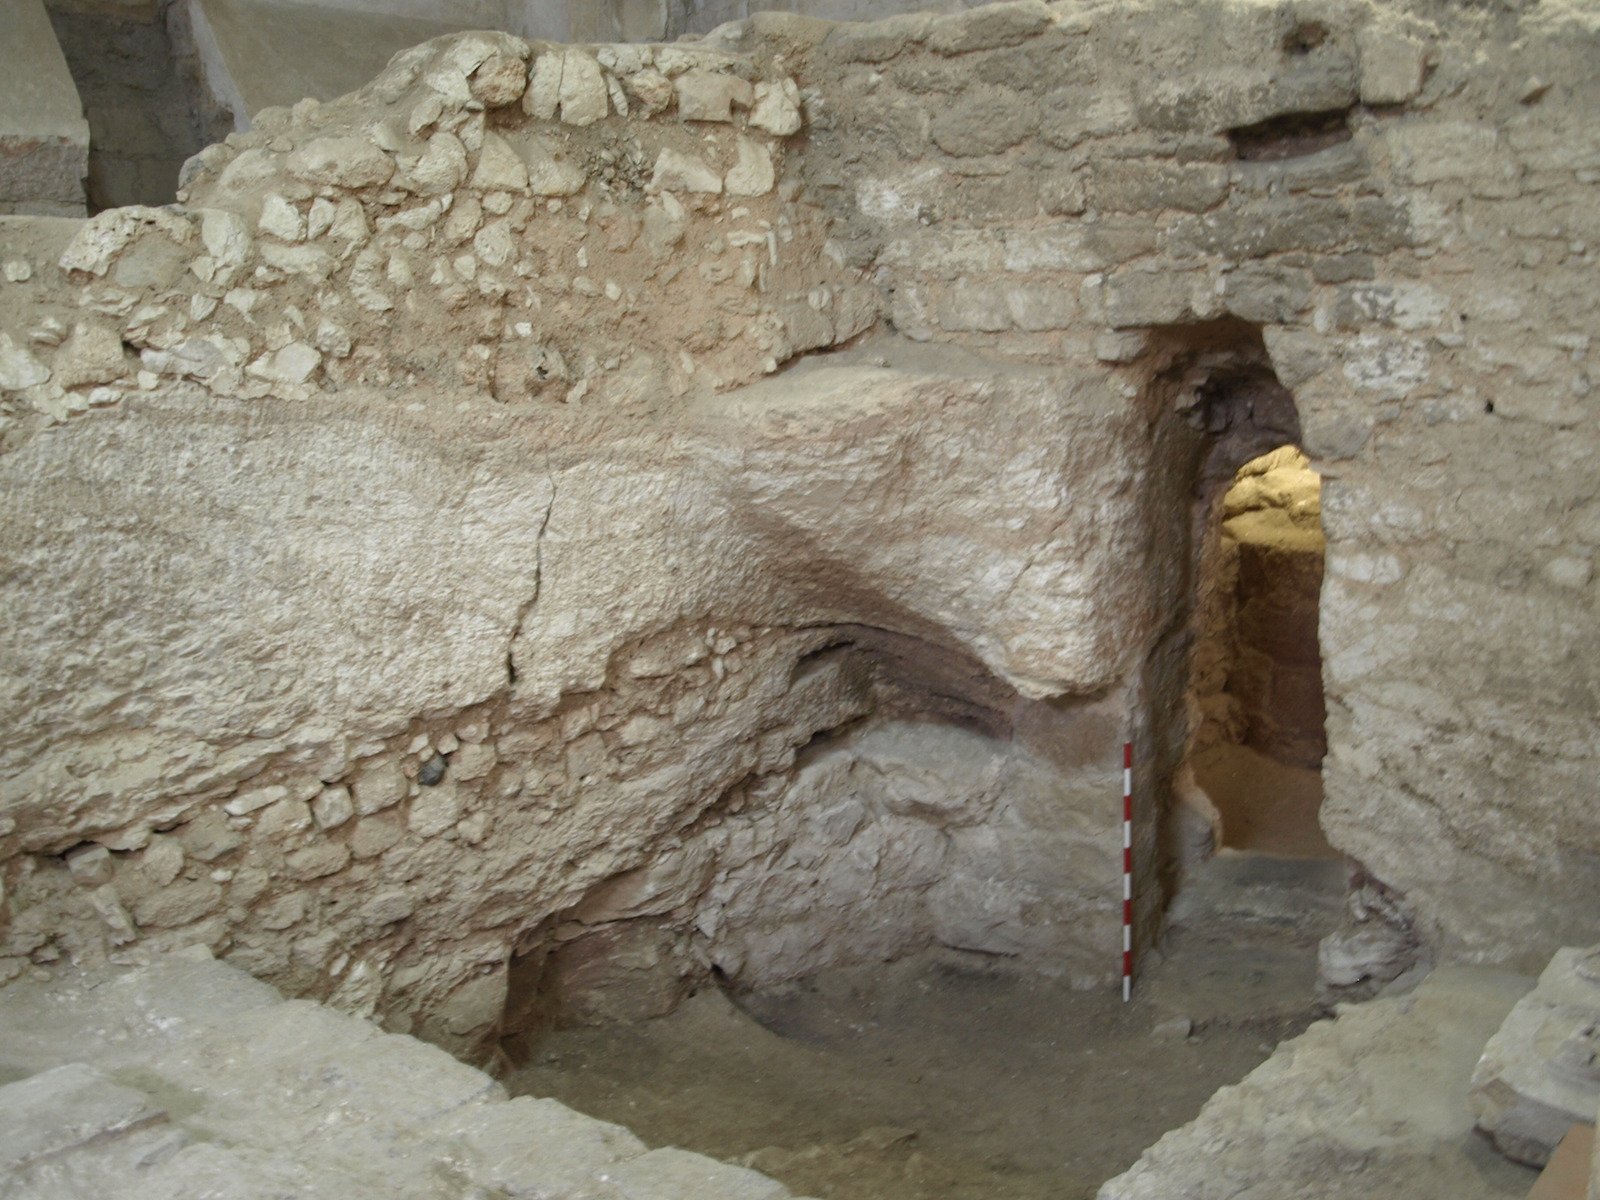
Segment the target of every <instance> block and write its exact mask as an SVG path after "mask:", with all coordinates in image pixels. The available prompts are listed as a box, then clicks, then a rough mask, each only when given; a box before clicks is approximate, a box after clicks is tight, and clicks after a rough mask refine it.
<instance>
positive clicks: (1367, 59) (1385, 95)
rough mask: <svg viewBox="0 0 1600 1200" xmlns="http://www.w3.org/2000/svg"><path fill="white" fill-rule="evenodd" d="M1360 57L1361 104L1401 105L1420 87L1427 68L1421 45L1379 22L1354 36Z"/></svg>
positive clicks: (1424, 51)
mask: <svg viewBox="0 0 1600 1200" xmlns="http://www.w3.org/2000/svg"><path fill="white" fill-rule="evenodd" d="M1356 46H1357V48H1358V51H1359V53H1360V56H1361V81H1360V88H1361V103H1363V104H1404V103H1405V102H1406V101H1407V100H1410V99H1412V98H1413V97H1414V96H1416V94H1417V93H1418V92H1420V91H1421V90H1422V80H1423V76H1424V75H1425V74H1426V72H1427V69H1428V52H1427V48H1426V47H1425V46H1423V44H1422V43H1421V42H1419V41H1417V40H1416V39H1415V38H1413V37H1411V36H1410V35H1409V34H1406V33H1404V32H1402V31H1401V30H1398V29H1394V28H1391V27H1388V26H1386V25H1385V24H1383V23H1382V22H1381V21H1375V22H1374V23H1373V24H1370V25H1366V26H1363V27H1362V29H1361V32H1360V33H1359V34H1357V35H1356Z"/></svg>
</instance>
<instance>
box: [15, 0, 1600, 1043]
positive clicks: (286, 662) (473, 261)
mask: <svg viewBox="0 0 1600 1200" xmlns="http://www.w3.org/2000/svg"><path fill="white" fill-rule="evenodd" d="M1597 41H1600V23H1597V22H1596V20H1595V18H1594V14H1593V13H1592V12H1588V11H1585V10H1581V9H1577V8H1566V7H1561V6H1546V7H1543V8H1540V9H1538V10H1533V11H1530V12H1527V13H1517V12H1514V11H1501V12H1497V13H1495V14H1486V13H1480V12H1459V13H1458V12H1450V13H1445V12H1440V13H1436V14H1433V15H1431V16H1430V15H1427V14H1426V13H1424V12H1421V11H1418V12H1414V13H1413V12H1409V11H1404V10H1398V9H1393V8H1387V7H1386V8H1384V9H1382V10H1374V9H1369V8H1367V7H1366V6H1364V5H1359V4H1342V3H1329V4H1318V5H1316V6H1314V7H1311V6H1304V5H1302V6H1296V7H1289V6H1257V5H1250V6H1245V5H1237V4H1233V3H1228V2H1224V0H1217V2H1215V3H1207V4H1203V5H1197V6H1185V7H1173V6H1169V5H1165V4H1159V3H1150V4H1132V5H1123V6H1117V7H1116V8H1095V7H1084V6H1079V5H1075V4H1059V5H1053V6H1051V5H1044V4H1040V3H1027V2H1024V3H1016V4H1007V5H998V6H994V7H990V8H986V9H981V10H975V11H974V12H972V13H967V14H959V15H955V16H947V17H933V16H922V17H910V18H895V19H893V20H891V21H888V22H883V23H879V24H874V25H859V26H831V25H828V24H826V23H820V22H815V21H810V20H806V19H802V18H797V17H794V16H764V17H757V18H753V19H752V20H751V21H750V22H748V23H747V24H744V25H739V26H733V27H730V28H728V29H725V30H723V31H722V32H721V33H720V34H719V35H718V36H717V37H716V38H715V39H711V40H708V41H705V42H701V43H686V44H680V45H677V46H672V47H639V46H622V45H613V46H599V47H589V48H562V47H558V46H552V45H549V44H544V43H534V44H530V43H527V42H524V41H522V40H521V39H518V38H514V37H510V36H507V35H469V36H466V37H461V38H453V39H445V40H440V41H436V42H432V43H429V44H427V45H425V46H423V47H420V48H418V49H417V50H415V51H410V52H406V53H404V54H402V55H400V56H399V57H397V58H396V59H395V60H394V62H392V63H391V64H390V66H389V67H388V68H387V69H386V70H385V71H384V72H383V74H382V75H381V76H379V77H378V78H377V79H376V80H375V81H373V83H371V84H370V85H369V86H368V87H366V88H364V89H362V90H361V91H360V92H359V93H357V94H355V95H353V96H351V97H348V98H346V99H342V100H339V101H336V102H332V103H328V104H317V103H315V102H305V103H302V104H299V105H296V106H295V107H294V109H293V110H284V109H279V110H269V111H267V112H265V113H262V114H260V115H259V116H258V118H257V120H256V123H255V126H254V128H253V129H252V130H251V131H250V132H249V133H247V134H235V135H233V136H231V137H230V138H229V139H228V141H227V143H226V144H225V145H222V146H219V147H214V148H212V149H210V150H207V151H206V152H205V153H204V154H202V155H201V156H199V157H198V158H197V159H196V160H194V161H193V162H192V163H191V164H190V166H189V167H188V168H187V170H186V177H185V184H186V190H185V193H184V195H183V198H182V200H183V202H182V203H181V204H180V205H179V206H177V207H175V208H172V209H121V210H115V211H112V212H108V213H106V214H103V215H102V216H100V217H98V218H96V219H95V220H93V221H91V222H89V223H87V224H83V223H71V222H60V223H50V222H36V221H8V222H4V223H0V259H3V260H4V261H5V262H6V263H7V271H8V278H15V280H16V281H17V283H18V286H15V287H8V288H7V289H5V290H4V291H0V331H3V340H0V392H3V396H0V403H3V406H4V409H3V412H4V420H5V425H4V431H3V434H0V438H3V441H0V447H3V455H0V474H3V475H4V477H5V481H6V482H5V494H6V495H7V497H8V499H9V503H10V506H11V513H12V516H11V519H10V520H8V521H7V523H6V525H5V527H4V532H3V533H0V545H3V547H4V550H5V554H6V557H7V559H8V561H10V562H13V563H16V564H19V567H20V569H18V570H16V571H13V572H12V573H11V574H9V575H8V576H6V577H5V579H4V581H3V587H4V589H5V596H4V603H5V605H6V607H7V611H9V612H11V613H13V614H14V615H15V620H16V622H17V624H18V626H19V627H21V628H24V629H27V630H29V631H30V636H29V637H28V638H26V639H14V640H13V641H12V643H11V644H9V645H8V646H7V647H6V648H5V653H6V655H7V659H6V662H5V664H4V666H5V669H4V672H3V674H4V677H5V679H6V680H7V690H6V692H5V693H4V696H3V699H0V707H3V710H4V711H5V712H6V713H7V714H8V717H7V719H8V723H9V725H10V727H11V728H13V729H14V730H16V731H18V732H17V734H16V735H15V736H14V737H13V738H11V739H9V740H8V742H7V744H6V745H5V747H4V748H3V749H0V762H3V764H4V766H3V772H0V774H3V777H4V779H5V783H4V785H3V786H4V791H3V793H0V803H3V812H4V818H3V820H4V824H3V826H0V861H4V863H5V864H6V865H5V868H4V876H3V878H4V881H5V887H6V896H7V899H6V908H5V920H6V934H5V936H6V943H5V955H4V957H3V958H0V964H3V965H4V971H5V973H8V974H15V973H17V972H20V971H21V970H23V969H24V968H25V967H26V965H27V963H28V962H30V961H48V960H50V959H51V958H53V957H55V956H59V955H62V954H69V955H72V956H74V957H93V956H94V955H96V954H105V953H110V954H114V955H116V956H119V957H127V956H135V955H138V954H140V953H142V952H143V950H144V949H145V948H148V947H151V946H157V945H160V944H162V943H168V942H184V941H193V940H201V941H204V942H206V943H207V944H209V945H212V946H213V947H215V948H216V949H218V950H219V951H221V952H224V953H226V954H227V955H228V956H229V957H230V958H232V959H233V960H234V961H236V962H238V963H240V964H241V965H244V966H246V967H248V968H249V969H250V970H252V971H253V972H256V973H258V974H260V975H262V976H264V977H266V978H269V979H271V980H272V981H273V982H275V983H277V984H279V985H280V986H282V987H284V988H286V989H287V990H289V991H292V992H294V993H296V994H308V995H317V996H322V997H328V998H331V999H332V1000H333V1001H334V1002H335V1003H337V1004H338V1005H340V1006H341V1007H344V1008H347V1009H350V1010H354V1011H359V1012H365V1013H377V1014H379V1015H380V1016H381V1017H382V1018H383V1020H384V1021H385V1022H386V1024H388V1025H389V1026H390V1027H391V1028H395V1029H415V1030H417V1031H419V1032H422V1033H424V1034H426V1035H427V1036H429V1037H431V1038H434V1039H436V1040H439V1041H441V1042H443V1043H445V1044H447V1045H451V1046H455V1047H459V1048H464V1049H466V1048H481V1047H482V1046H483V1045H484V1044H485V1042H486V1041H487V1040H488V1039H491V1038H493V1037H494V1036H495V1035H496V1034H498V1033H502V1032H505V1031H506V1030H507V1029H514V1028H515V1027H517V1026H518V1025H519V1024H520V1023H521V1022H523V1021H525V1020H534V1019H540V1018H541V1016H542V1015H544V1014H549V1013H551V1012H555V1013H558V1014H559V1013H560V1012H562V1011H566V1012H569V1013H575V1014H579V1015H582V1014H585V1013H596V1012H606V1011H650V1010H655V1009H659V1008H660V1007H662V1006H664V1005H668V1004H670V1003H671V1002H672V999H673V996H674V994H675V989H677V988H679V987H680V986H681V985H682V981H683V980H684V979H686V978H692V977H695V976H696V975H699V976H700V977H704V975H705V974H707V973H710V972H711V971H712V970H713V968H715V969H717V970H721V971H722V972H723V973H725V974H727V975H729V976H730V977H733V978H735V979H737V980H738V981H740V982H758V981H761V980H763V979H772V978H781V977H784V976H786V975H789V974H792V973H796V972H800V971H804V970H808V969H811V968H813V967H815V966H818V965H823V964H825V963H827V962H833V961H839V960H840V957H841V955H849V954H856V955H860V956H863V957H873V956H882V955H885V954H891V953H897V952H900V951H901V950H906V949H911V948H915V947H917V946H920V945H925V944H927V942H928V941H930V940H936V941H940V942H943V943H945V944H949V945H955V946H961V947H966V948H969V949H978V950H985V951H989V952H1000V953H1004V954H1007V955H1009V956H1011V957H1012V958H1014V959H1015V960H1017V961H1019V962H1023V963H1026V964H1028V965H1029V966H1030V967H1032V968H1035V969H1044V970H1051V971H1056V972H1059V973H1063V974H1067V975H1069V976H1071V977H1073V978H1074V979H1076V980H1078V981H1080V982H1085V983H1087V982H1093V981H1095V980H1103V981H1109V979H1110V978H1111V977H1112V976H1113V974H1114V972H1115V970H1116V968H1117V953H1116V952H1117V938H1118V931H1117V915H1118V909H1117V905H1116V901H1117V900H1118V899H1119V898H1120V897H1119V893H1118V882H1119V881H1118V877H1117V871H1116V864H1117V858H1118V855H1117V851H1118V850H1119V849H1120V838H1118V836H1117V832H1116V824H1117V822H1116V812H1117V806H1118V792H1119V788H1118V786H1117V784H1118V779H1117V766H1118V748H1119V747H1120V743H1121V742H1122V740H1123V737H1124V736H1126V734H1127V733H1128V732H1130V731H1131V732H1132V734H1133V736H1134V737H1135V740H1136V742H1137V745H1138V748H1139V763H1140V767H1139V773H1138V781H1139V784H1140V786H1139V788H1138V792H1139V804H1140V811H1139V814H1138V822H1137V825H1138V838H1137V843H1136V851H1137V857H1138V865H1139V891H1138V895H1137V897H1136V899H1137V908H1138V914H1139V925H1140V937H1141V939H1143V940H1148V939H1149V938H1151V937H1153V936H1154V935H1155V933H1156V932H1157V930H1158V928H1159V922H1160V916H1161V912H1162V910H1163V908H1164V905H1165V902H1166V899H1167V897H1168V894H1169V893H1170V889H1171V887H1172V886H1173V885H1174V882H1175V871H1176V864H1177V862H1178V860H1179V846H1178V845H1177V842H1178V841H1179V839H1180V830H1179V828H1178V824H1177V822H1176V821H1175V820H1173V819H1171V815H1170V813H1169V791H1170V788H1169V786H1168V785H1169V782H1170V780H1171V777H1172V775H1173V773H1174V772H1175V771H1176V769H1177V767H1178V764H1179V762H1180V760H1181V758H1182V755H1183V753H1184V751H1185V747H1186V746H1187V743H1188V738H1189V734H1190V727H1189V723H1188V720H1187V718H1186V715H1185V705H1184V698H1185V696H1186V694H1187V691H1188V686H1189V675H1188V663H1189V654H1188V651H1189V644H1190V641H1189V639H1190V635H1191V630H1192V617H1193V603H1194V595H1195V587H1196V582H1195V581H1196V563H1197V557H1198V554H1197V547H1198V545H1199V539H1198V533H1199V531H1200V530H1201V529H1202V528H1203V521H1202V520H1201V516H1202V514H1204V513H1205V512H1207V511H1208V510H1209V506H1210V504H1211V503H1212V501H1213V499H1214V497H1215V495H1216V494H1217V493H1218V490H1219V489H1220V488H1222V487H1224V486H1225V484H1226V482H1227V481H1228V480H1229V479H1231V477H1232V475H1233V473H1234V471H1235V470H1236V469H1237V467H1238V466H1239V465H1240V464H1241V463H1242V462H1244V461H1245V460H1247V459H1248V458H1250V457H1252V456H1253V455H1255V454H1257V453H1260V452H1262V451H1264V450H1267V449H1270V448H1271V447H1273V446H1277V445H1281V444H1283V443H1284V442H1286V441H1296V442H1300V443H1301V444H1304V445H1305V446H1306V448H1307V450H1308V452H1309V453H1310V454H1311V455H1312V456H1313V458H1314V459H1315V460H1316V463H1317V465H1318V467H1319V469H1321V470H1322V471H1323V472H1324V476H1325V479H1326V480H1327V489H1326V493H1325V505H1324V517H1325V524H1326V528H1327V535H1328V544H1329V557H1328V573H1329V578H1328V582H1327V585H1326V587H1325V588H1324V592H1323V600H1322V612H1321V619H1322V635H1323V647H1324V652H1325V654H1326V656H1327V661H1326V666H1325V680H1326V682H1327V685H1328V701H1329V731H1328V732H1329V755H1328V759H1327V763H1326V773H1327V783H1328V791H1329V801H1328V804H1327V808H1326V810H1325V817H1324V821H1325V825H1326V828H1327V831H1328V833H1329V835H1330V837H1331V838H1332V840H1333V841H1334V843H1335V844H1336V845H1337V846H1338V847H1339V848H1340V849H1342V850H1344V851H1346V852H1347V853H1350V854H1352V855H1354V856H1355V857H1356V858H1357V859H1359V860H1360V861H1361V862H1362V863H1363V864H1364V865H1365V868H1366V870H1367V872H1368V873H1369V877H1370V878H1371V879H1372V880H1374V881H1375V882H1374V884H1373V886H1374V887H1381V888H1382V889H1383V895H1384V896H1385V897H1388V898H1389V900H1388V901H1386V904H1385V905H1382V906H1380V905H1368V906H1366V907H1365V908H1364V909H1363V911H1364V912H1368V913H1377V912H1380V911H1381V912H1384V913H1387V914H1389V919H1390V920H1391V921H1394V922H1399V923H1401V924H1404V925H1406V927H1407V930H1408V934H1407V936H1408V937H1410V935H1411V932H1415V934H1416V936H1417V938H1421V939H1422V940H1424V941H1425V942H1426V943H1427V945H1428V946H1429V947H1430V948H1431V949H1432V950H1433V951H1436V952H1437V953H1438V954H1439V955H1441V956H1445V957H1451V956H1454V957H1466V958H1482V959H1493V960H1496V961H1521V960H1522V959H1523V958H1524V957H1527V956H1532V955H1539V954H1545V953H1548V950H1549V948H1550V947H1551V946H1552V945H1554V944H1557V943H1559V942H1561V941H1563V940H1566V941H1577V940H1590V941H1592V940H1593V937H1594V933H1593V930H1594V926H1595V923H1596V921H1597V919H1600V917H1597V914H1596V913H1595V911H1594V909H1593V905H1592V903H1590V902H1589V900H1590V898H1591V897H1592V895H1593V894H1594V892H1593V889H1594V886H1595V884H1596V883H1597V882H1600V880H1597V875H1600V828H1597V826H1596V824H1595V821H1594V819H1593V812H1592V810H1593V806H1592V805H1591V804H1589V797H1590V789H1589V784H1588V782H1587V781H1588V780H1589V779H1590V778H1592V775H1593V767H1594V765H1595V763H1594V757H1595V749H1594V746H1593V739H1592V736H1591V734H1592V730H1593V693H1594V685H1595V681H1596V676H1595V672H1594V670H1593V669H1592V667H1591V666H1590V664H1591V663H1592V662H1594V661H1596V656H1595V655H1594V654H1593V653H1590V652H1589V651H1591V650H1594V649H1600V647H1595V646H1594V645H1593V643H1594V641H1595V636H1596V634H1595V631H1596V624H1595V621H1594V604H1595V600H1594V596H1595V592H1594V589H1593V587H1592V586H1591V584H1590V569H1589V557H1590V555H1591V554H1592V550H1593V546H1594V543H1595V542H1596V540H1600V532H1597V531H1596V529H1595V526H1594V520H1593V518H1594V516H1595V513H1596V512H1600V508H1597V507H1596V502H1595V499H1594V491H1595V489H1594V486H1593V481H1592V479H1591V478H1590V476H1591V474H1592V472H1589V471H1587V470H1586V469H1585V468H1586V464H1587V462H1588V459H1589V458H1590V457H1591V456H1592V447H1591V446H1590V442H1591V441H1592V437H1591V434H1590V432H1589V429H1588V426H1587V425H1586V424H1585V423H1584V422H1585V413H1586V412H1587V407H1586V406H1587V405H1588V403H1589V401H1588V400H1587V396H1588V394H1589V393H1588V388H1589V376H1588V371H1589V370H1590V368H1589V366H1588V359H1587V355H1588V353H1589V340H1588V339H1589V332H1588V331H1589V326H1590V324H1591V318H1590V317H1589V315H1588V314H1589V312H1590V309H1591V307H1592V306H1591V305H1590V304H1589V302H1588V300H1587V299H1586V298H1587V297H1588V296H1589V295H1590V292H1591V291H1592V276H1593V271H1592V266H1593V253H1594V251H1593V245H1594V241H1593V239H1594V236H1595V233H1596V230H1595V229H1594V228H1593V226H1594V224H1595V217H1594V213H1595V209H1594V206H1593V204H1592V203H1591V202H1590V192H1591V191H1592V188H1593V186H1594V182H1595V180H1596V179H1597V178H1600V175H1597V174H1596V172H1597V171H1600V142H1597V141H1596V138H1597V136H1600V135H1597V134H1596V132H1595V130H1594V129H1593V127H1592V123H1591V122H1590V121H1589V119H1588V114H1589V113H1591V112H1592V111H1593V108H1594V102H1595V100H1596V99H1597V98H1600V97H1597V96H1596V89H1597V88H1600V83H1597V82H1596V80H1595V79H1594V76H1593V73H1592V72H1591V71H1590V70H1588V67H1587V64H1588V63H1589V62H1590V61H1591V57H1592V53H1593V51H1594V49H1595V48H1596V42H1597ZM1486 43H1490V44H1493V45H1495V46H1496V47H1505V48H1506V49H1505V50H1504V52H1503V53H1496V54H1495V55H1492V56H1485V55H1484V54H1482V53H1480V51H1481V48H1482V46H1483V45H1484V44H1486ZM1307 114H1314V117H1313V116H1308V115H1307ZM1535 268H1537V270H1535ZM822 351H827V353H826V354H824V353H820V352H822ZM808 356H809V357H808ZM1530 464H1537V469H1533V468H1532V467H1530ZM1535 777H1537V778H1538V779H1539V780H1540V786H1539V787H1538V788H1535V789H1529V788H1527V787H1526V786H1525V784H1526V781H1527V780H1528V779H1531V778H1535ZM862 896H866V897H870V898H871V903H872V904H873V905H874V906H875V910H876V911H875V912H874V913H873V914H872V916H873V918H874V920H873V921H871V922H868V921H867V920H866V916H867V913H866V910H865V909H864V908H863V906H862V905H861V903H860V900H861V897H862ZM796 897H808V898H809V901H810V902H808V903H803V904H802V903H799V902H797V899H796ZM718 914H721V915H720V917H719V915H718ZM730 914H731V915H733V916H736V917H737V920H736V921H734V920H732V919H730ZM869 929H870V931H871V933H872V937H871V938H870V939H869V938H867V937H866V933H867V931H868V930H869ZM1402 940H1404V939H1402ZM1350 944H1351V945H1359V944H1362V943H1360V941H1359V939H1357V941H1355V942H1352V943H1350ZM1405 944H1406V945H1412V946H1414V945H1415V939H1413V940H1411V941H1406V942H1405ZM1347 965H1348V964H1347ZM1358 973H1359V972H1358Z"/></svg>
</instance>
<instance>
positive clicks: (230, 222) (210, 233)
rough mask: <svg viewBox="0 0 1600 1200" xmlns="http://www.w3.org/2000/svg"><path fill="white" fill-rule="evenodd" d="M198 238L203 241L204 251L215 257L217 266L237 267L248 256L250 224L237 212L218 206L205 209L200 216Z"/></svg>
mask: <svg viewBox="0 0 1600 1200" xmlns="http://www.w3.org/2000/svg"><path fill="white" fill-rule="evenodd" d="M200 240H202V242H205V250H206V253H208V254H210V256H211V258H213V259H216V262H218V266H221V267H237V266H238V264H242V262H243V261H245V259H248V258H250V242H251V238H250V226H248V224H245V218H242V216H240V214H238V213H226V211H222V210H218V208H210V210H206V213H205V216H202V218H200Z"/></svg>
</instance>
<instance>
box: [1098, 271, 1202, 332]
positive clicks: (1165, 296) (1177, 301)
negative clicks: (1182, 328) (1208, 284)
mask: <svg viewBox="0 0 1600 1200" xmlns="http://www.w3.org/2000/svg"><path fill="white" fill-rule="evenodd" d="M1195 286H1196V278H1195V276H1193V275H1186V274H1184V273H1182V272H1177V271H1118V272H1116V273H1115V274H1112V275H1108V276H1106V278H1105V284H1104V287H1103V288H1102V293H1101V296H1102V302H1103V303H1104V305H1105V313H1106V323H1107V324H1108V325H1110V326H1111V328H1113V329H1127V328H1130V327H1132V326H1135V325H1173V324H1176V323H1178V322H1180V321H1187V320H1191V319H1192V318H1193V317H1194V315H1195V312H1194V289H1195Z"/></svg>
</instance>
